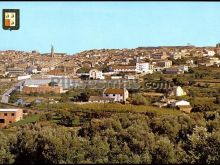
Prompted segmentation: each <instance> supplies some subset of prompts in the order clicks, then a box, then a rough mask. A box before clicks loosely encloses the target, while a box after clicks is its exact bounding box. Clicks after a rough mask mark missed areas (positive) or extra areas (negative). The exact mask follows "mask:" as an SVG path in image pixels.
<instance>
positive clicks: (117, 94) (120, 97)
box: [103, 88, 129, 102]
mask: <svg viewBox="0 0 220 165" xmlns="http://www.w3.org/2000/svg"><path fill="white" fill-rule="evenodd" d="M128 95H129V93H128V90H127V89H125V88H124V89H113V88H106V89H105V90H104V91H103V97H107V98H112V99H114V101H115V102H123V101H126V99H127V98H128Z"/></svg>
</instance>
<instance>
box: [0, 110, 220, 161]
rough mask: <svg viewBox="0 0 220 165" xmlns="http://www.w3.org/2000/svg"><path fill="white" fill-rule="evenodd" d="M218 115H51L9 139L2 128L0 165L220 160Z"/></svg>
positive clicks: (22, 127) (211, 113)
mask: <svg viewBox="0 0 220 165" xmlns="http://www.w3.org/2000/svg"><path fill="white" fill-rule="evenodd" d="M54 115H59V122H57V123H56V122H55V123H54V122H53V120H54V119H53V116H54ZM219 118H220V117H219V113H218V112H217V111H216V112H202V113H201V112H197V113H192V114H190V115H187V114H181V113H180V114H178V115H169V114H166V115H165V114H163V115H160V114H156V113H110V112H96V113H86V112H77V113H76V112H75V113H74V111H65V110H62V111H57V112H56V113H53V114H49V113H47V114H45V116H44V117H43V116H42V117H41V121H40V122H37V123H32V124H27V125H23V126H20V127H18V130H17V131H16V134H14V133H13V134H10V133H8V136H7V138H6V135H5V134H6V133H3V132H0V138H1V140H0V147H1V151H0V163H13V162H15V163H24V162H25V163H32V164H33V163H34V164H35V163H147V164H149V163H159V164H160V163H178V164H179V163H220V148H219V146H220V120H219ZM77 122H78V124H76V123H77ZM74 123H75V124H74ZM73 126H74V127H73Z"/></svg>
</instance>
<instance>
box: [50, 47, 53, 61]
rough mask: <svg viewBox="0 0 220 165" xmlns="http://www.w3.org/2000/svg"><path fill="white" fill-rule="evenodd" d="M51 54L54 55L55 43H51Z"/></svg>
mask: <svg viewBox="0 0 220 165" xmlns="http://www.w3.org/2000/svg"><path fill="white" fill-rule="evenodd" d="M50 56H51V57H52V58H53V57H54V47H53V45H51V52H50Z"/></svg>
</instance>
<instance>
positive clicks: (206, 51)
mask: <svg viewBox="0 0 220 165" xmlns="http://www.w3.org/2000/svg"><path fill="white" fill-rule="evenodd" d="M214 55H215V51H213V50H205V51H204V54H203V56H208V57H212V56H214Z"/></svg>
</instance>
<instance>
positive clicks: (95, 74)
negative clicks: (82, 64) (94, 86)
mask: <svg viewBox="0 0 220 165" xmlns="http://www.w3.org/2000/svg"><path fill="white" fill-rule="evenodd" d="M89 79H93V80H101V79H102V80H103V79H105V77H104V76H103V74H102V71H99V70H97V69H91V70H90V71H89Z"/></svg>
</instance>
